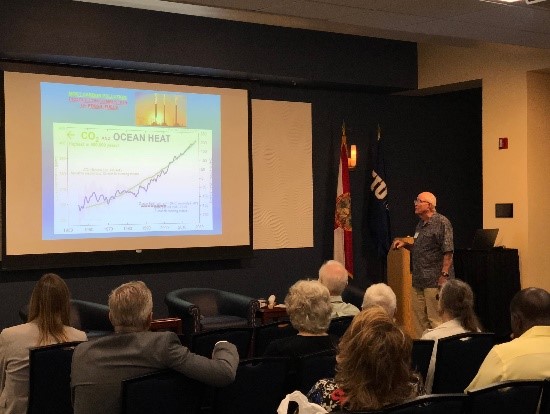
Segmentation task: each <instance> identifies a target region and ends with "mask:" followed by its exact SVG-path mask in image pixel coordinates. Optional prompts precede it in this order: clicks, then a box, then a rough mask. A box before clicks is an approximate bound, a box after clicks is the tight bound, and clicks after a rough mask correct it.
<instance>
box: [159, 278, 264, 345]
mask: <svg viewBox="0 0 550 414" xmlns="http://www.w3.org/2000/svg"><path fill="white" fill-rule="evenodd" d="M164 302H165V303H166V306H167V307H168V314H169V315H170V316H177V317H179V318H181V320H182V324H183V333H184V335H190V334H193V333H197V332H201V331H205V330H212V329H221V328H233V327H243V326H250V327H254V326H256V312H257V311H258V309H259V308H260V303H259V302H258V301H257V300H256V299H253V298H251V297H248V296H243V295H239V294H237V293H232V292H226V291H223V290H218V289H208V288H183V289H178V290H174V291H172V292H169V293H168V294H167V295H166V297H165V298H164Z"/></svg>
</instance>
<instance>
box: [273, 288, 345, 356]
mask: <svg viewBox="0 0 550 414" xmlns="http://www.w3.org/2000/svg"><path fill="white" fill-rule="evenodd" d="M285 305H286V311H287V313H288V316H289V318H290V323H291V324H292V326H293V327H294V329H296V330H297V331H298V334H297V335H294V336H289V337H286V338H281V339H277V340H275V341H273V342H271V343H270V344H269V345H268V346H267V348H266V350H265V353H264V355H265V356H284V357H298V356H302V355H307V354H312V353H315V352H320V351H325V350H328V349H336V346H337V344H338V339H337V338H336V337H334V336H332V335H329V334H328V333H327V330H328V327H329V324H330V313H331V310H332V308H331V305H330V295H329V291H328V289H327V288H326V287H325V286H323V285H322V284H321V283H319V282H318V281H316V280H300V281H298V282H296V283H295V284H294V285H292V286H291V287H290V289H289V291H288V294H287V296H286V298H285Z"/></svg>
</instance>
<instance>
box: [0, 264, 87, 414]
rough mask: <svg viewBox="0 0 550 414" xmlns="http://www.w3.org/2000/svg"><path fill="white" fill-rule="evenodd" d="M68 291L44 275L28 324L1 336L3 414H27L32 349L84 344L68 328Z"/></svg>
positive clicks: (80, 335) (77, 333)
mask: <svg viewBox="0 0 550 414" xmlns="http://www.w3.org/2000/svg"><path fill="white" fill-rule="evenodd" d="M69 296H70V295H69V288H68V287H67V285H66V283H65V282H64V281H63V279H61V278H60V277H59V276H57V275H56V274H53V273H48V274H45V275H44V276H42V277H41V278H40V280H39V281H38V283H37V284H36V286H35V287H34V289H33V291H32V295H31V300H30V304H29V313H28V322H27V323H24V324H22V325H17V326H13V327H11V328H6V329H4V330H3V331H2V333H1V334H0V387H1V395H0V413H11V414H25V413H26V412H27V404H28V394H29V348H34V347H38V346H43V345H51V344H57V343H60V342H71V341H85V340H86V334H85V333H84V332H82V331H79V330H77V329H75V328H71V327H70V326H69V307H70V305H69Z"/></svg>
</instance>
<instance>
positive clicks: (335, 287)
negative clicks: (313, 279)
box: [319, 260, 348, 296]
mask: <svg viewBox="0 0 550 414" xmlns="http://www.w3.org/2000/svg"><path fill="white" fill-rule="evenodd" d="M319 282H321V283H322V284H323V285H325V286H326V287H327V289H328V290H329V292H330V295H331V296H341V295H342V292H343V291H344V289H345V288H346V286H347V285H348V271H347V270H346V268H345V267H344V265H343V264H342V263H340V262H338V261H336V260H328V261H326V262H325V263H324V264H323V265H322V266H321V268H320V269H319Z"/></svg>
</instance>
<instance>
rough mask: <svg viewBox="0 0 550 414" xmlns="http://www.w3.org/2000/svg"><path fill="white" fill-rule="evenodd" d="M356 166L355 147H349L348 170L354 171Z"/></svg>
mask: <svg viewBox="0 0 550 414" xmlns="http://www.w3.org/2000/svg"><path fill="white" fill-rule="evenodd" d="M356 165H357V146H356V145H351V146H350V156H349V157H348V170H354V169H355V166H356Z"/></svg>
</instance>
